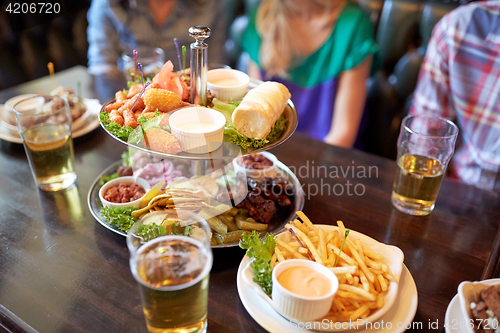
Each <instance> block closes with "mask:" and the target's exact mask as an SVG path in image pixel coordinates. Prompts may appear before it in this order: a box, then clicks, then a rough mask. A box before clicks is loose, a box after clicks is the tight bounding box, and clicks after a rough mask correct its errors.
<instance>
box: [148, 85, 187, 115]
mask: <svg viewBox="0 0 500 333" xmlns="http://www.w3.org/2000/svg"><path fill="white" fill-rule="evenodd" d="M143 99H144V104H145V105H146V108H147V109H148V110H151V111H153V112H154V111H155V110H156V109H158V111H159V112H169V111H172V110H175V109H178V108H181V107H183V106H186V103H185V102H183V101H182V100H181V98H180V97H179V96H177V94H176V93H174V92H172V91H169V90H165V89H159V88H151V87H149V88H148V89H146V92H145V93H144V96H143Z"/></svg>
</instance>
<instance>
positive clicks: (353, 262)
mask: <svg viewBox="0 0 500 333" xmlns="http://www.w3.org/2000/svg"><path fill="white" fill-rule="evenodd" d="M326 247H327V248H328V249H330V250H333V253H334V254H335V258H337V255H338V254H339V252H340V249H339V248H338V247H336V246H335V245H332V244H328V245H327V246H326ZM340 259H344V260H345V261H346V262H347V263H348V264H349V265H353V266H358V263H357V262H356V260H354V259H352V258H351V257H349V256H348V255H347V254H346V253H345V252H344V251H342V252H341V253H340Z"/></svg>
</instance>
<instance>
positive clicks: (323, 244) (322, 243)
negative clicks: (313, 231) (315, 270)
mask: <svg viewBox="0 0 500 333" xmlns="http://www.w3.org/2000/svg"><path fill="white" fill-rule="evenodd" d="M318 233H319V244H318V252H319V255H320V256H321V259H322V260H323V262H324V263H326V262H327V260H328V257H327V255H326V252H327V249H326V237H325V231H324V230H323V229H321V228H319V229H318Z"/></svg>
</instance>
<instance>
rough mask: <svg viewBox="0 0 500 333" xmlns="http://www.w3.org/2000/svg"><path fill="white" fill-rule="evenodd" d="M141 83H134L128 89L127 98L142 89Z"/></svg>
mask: <svg viewBox="0 0 500 333" xmlns="http://www.w3.org/2000/svg"><path fill="white" fill-rule="evenodd" d="M142 88H143V87H142V84H135V85H133V86H132V87H130V89H129V90H128V94H127V98H131V97H132V96H135V95H137V94H138V93H140V92H141V91H142Z"/></svg>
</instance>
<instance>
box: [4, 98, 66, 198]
mask: <svg viewBox="0 0 500 333" xmlns="http://www.w3.org/2000/svg"><path fill="white" fill-rule="evenodd" d="M13 110H14V113H15V115H16V122H17V130H18V132H19V135H20V136H21V138H22V139H23V144H24V149H25V150H26V155H27V156H28V161H29V164H30V167H31V171H32V174H33V177H34V178H35V182H36V184H37V185H38V187H39V188H40V189H42V190H45V191H59V190H63V189H66V188H68V187H70V186H72V185H73V184H75V182H76V173H75V166H74V164H75V162H74V151H73V139H72V138H71V125H72V120H71V113H70V110H69V104H68V101H67V100H66V98H64V97H60V96H41V95H34V96H31V97H29V98H27V99H23V100H22V101H19V102H18V103H16V104H15V105H14V107H13Z"/></svg>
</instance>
